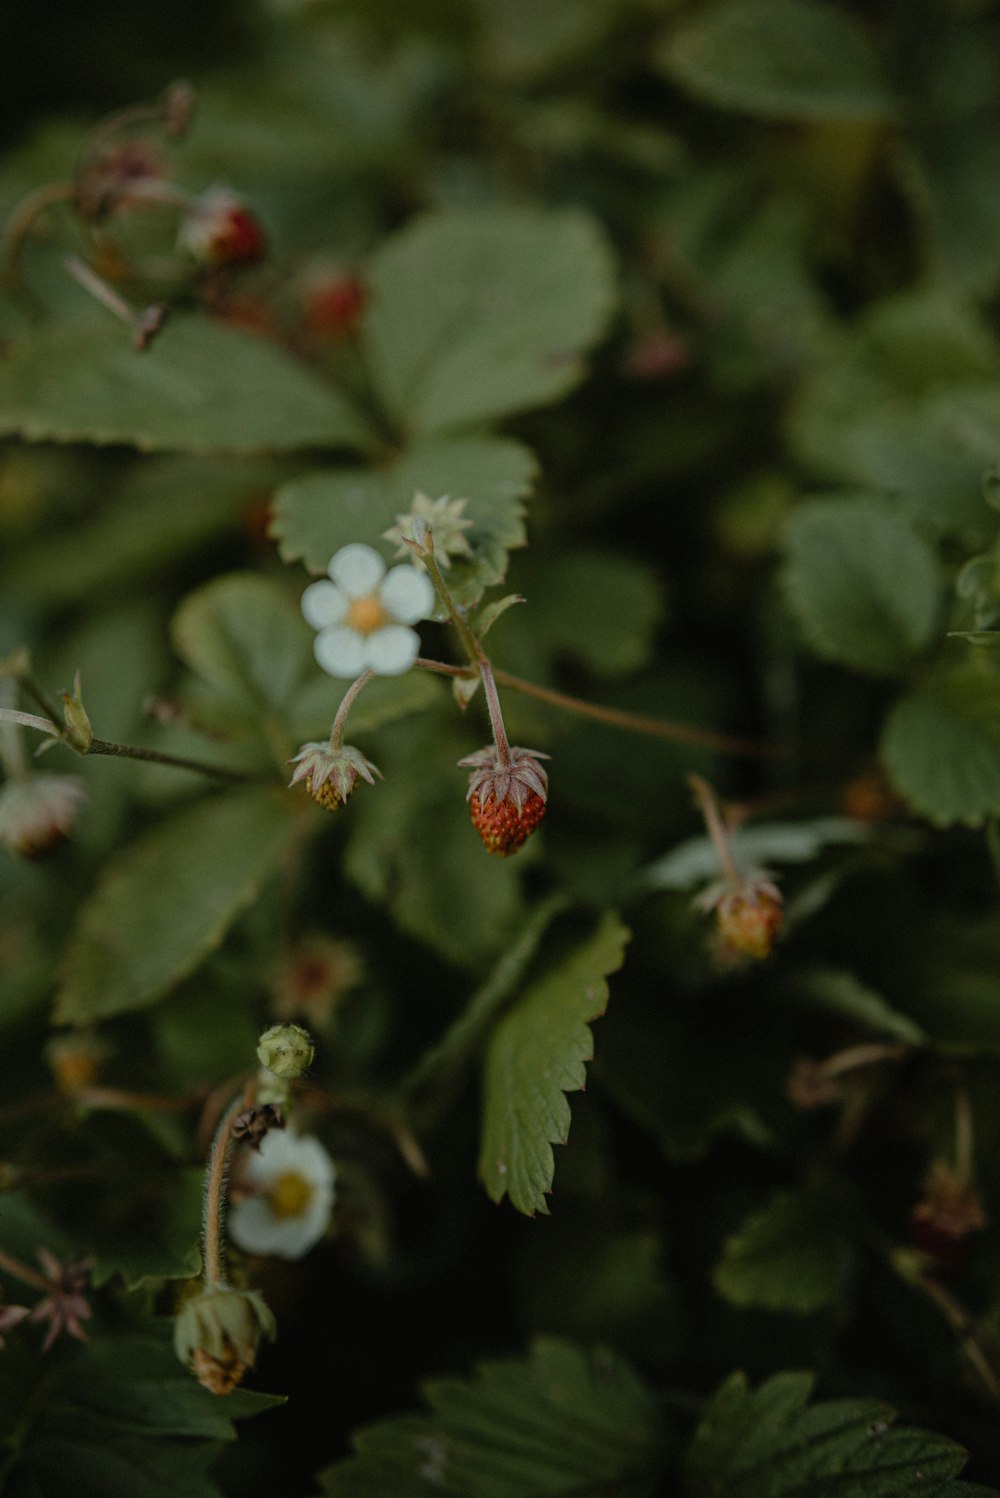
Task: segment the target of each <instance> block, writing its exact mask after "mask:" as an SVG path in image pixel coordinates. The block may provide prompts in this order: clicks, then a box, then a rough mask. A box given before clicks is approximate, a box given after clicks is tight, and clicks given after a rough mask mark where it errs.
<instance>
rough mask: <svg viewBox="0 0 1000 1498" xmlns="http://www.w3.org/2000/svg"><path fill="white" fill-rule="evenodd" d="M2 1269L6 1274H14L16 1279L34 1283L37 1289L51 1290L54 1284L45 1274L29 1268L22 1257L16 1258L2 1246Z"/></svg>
mask: <svg viewBox="0 0 1000 1498" xmlns="http://www.w3.org/2000/svg"><path fill="white" fill-rule="evenodd" d="M0 1269H2V1270H3V1271H4V1273H5V1274H12V1275H13V1276H14V1278H15V1279H19V1280H23V1281H24V1283H25V1284H26V1285H33V1286H34V1288H35V1289H36V1290H51V1289H52V1285H51V1284H50V1282H49V1281H48V1280H47V1279H46V1278H45V1276H44V1275H42V1274H39V1273H38V1271H37V1270H35V1269H29V1267H28V1265H27V1264H22V1263H21V1261H20V1259H15V1258H14V1256H13V1254H8V1253H4V1251H3V1249H2V1248H0Z"/></svg>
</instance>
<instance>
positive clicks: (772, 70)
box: [659, 0, 894, 120]
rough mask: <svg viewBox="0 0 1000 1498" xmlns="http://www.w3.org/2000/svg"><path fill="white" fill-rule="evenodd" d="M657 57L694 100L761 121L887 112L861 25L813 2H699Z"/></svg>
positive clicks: (888, 103) (889, 106)
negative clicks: (695, 97)
mask: <svg viewBox="0 0 1000 1498" xmlns="http://www.w3.org/2000/svg"><path fill="white" fill-rule="evenodd" d="M659 57H660V61H661V63H662V65H663V67H664V68H665V69H666V71H667V73H668V75H669V76H670V77H671V78H673V79H674V80H675V82H677V83H679V84H680V85H681V86H682V87H683V88H686V89H688V90H689V91H690V92H691V93H693V94H695V95H696V96H697V97H698V98H700V99H705V100H706V101H707V102H708V103H710V104H715V105H717V106H718V107H719V108H721V109H735V110H740V111H741V112H743V113H746V114H753V115H759V116H760V117H761V118H762V119H768V120H878V119H886V118H888V117H891V115H892V114H893V112H894V105H893V100H892V96H891V94H890V93H889V91H888V89H887V87H886V86H885V84H884V82H883V81H882V79H881V77H880V76H879V69H878V66H877V63H876V59H875V54H874V52H873V50H872V47H871V44H870V42H869V39H868V36H867V34H866V32H865V30H864V28H863V27H862V26H861V25H860V24H859V23H858V22H857V21H856V20H855V19H854V17H853V16H851V15H849V14H848V13H847V12H845V11H843V10H840V9H839V8H838V7H836V6H834V5H821V4H819V3H817V0H717V3H715V4H707V5H703V6H701V7H700V9H699V10H698V11H697V12H696V13H695V14H694V16H693V17H692V18H691V19H689V20H687V21H685V22H683V23H682V24H681V25H680V26H679V27H678V28H677V30H676V31H674V32H673V33H672V34H671V35H670V37H669V38H668V39H667V41H666V43H665V44H664V45H663V47H662V48H661V49H660V53H659Z"/></svg>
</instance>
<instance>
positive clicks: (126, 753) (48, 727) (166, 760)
mask: <svg viewBox="0 0 1000 1498" xmlns="http://www.w3.org/2000/svg"><path fill="white" fill-rule="evenodd" d="M2 723H19V724H20V725H21V727H22V728H37V729H38V730H39V732H41V733H51V734H53V735H54V736H55V737H56V738H57V739H61V738H63V736H64V735H63V729H62V727H61V725H60V724H59V723H53V722H52V720H51V719H50V718H39V717H37V716H36V715H35V714H34V713H22V712H20V711H19V710H18V709H16V708H12V707H0V724H2ZM87 754H109V755H111V756H112V757H114V758H117V759H141V760H146V761H148V762H149V763H150V764H154V765H172V766H173V767H174V768H175V769H177V770H195V771H196V772H197V773H198V774H199V775H211V776H214V777H215V779H217V780H241V781H242V780H253V779H254V778H255V777H254V776H252V775H250V774H248V773H247V771H246V770H228V769H226V768H225V766H224V765H210V764H207V763H206V762H205V761H204V760H200V759H187V758H185V757H184V756H183V755H180V754H164V753H163V752H162V751H161V750H159V749H143V748H140V747H139V746H138V745H136V744H116V743H115V742H114V741H113V740H112V739H92V740H91V743H90V748H89V749H88V750H87ZM84 757H86V756H84Z"/></svg>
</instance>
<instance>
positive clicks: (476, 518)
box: [271, 437, 536, 605]
mask: <svg viewBox="0 0 1000 1498" xmlns="http://www.w3.org/2000/svg"><path fill="white" fill-rule="evenodd" d="M535 473H536V464H535V459H534V457H533V455H532V454H531V453H530V452H529V451H528V449H527V448H526V447H524V446H522V444H521V443H519V442H514V441H512V440H511V439H509V438H501V437H466V438H451V439H449V438H439V439H429V440H426V441H423V442H418V443H417V444H416V445H415V446H413V447H411V448H408V449H406V450H405V451H404V452H403V453H402V454H400V456H399V457H398V458H397V459H396V460H395V461H394V462H393V463H392V464H390V465H389V466H388V467H387V468H380V469H374V468H370V469H364V468H357V469H353V468H352V469H332V468H331V469H324V470H317V471H315V472H313V473H308V474H306V475H305V476H304V477H302V478H298V479H294V480H292V481H291V482H290V483H287V484H285V485H284V486H283V487H282V488H281V489H280V490H279V492H278V495H277V497H276V500H275V504H274V519H273V521H272V525H271V532H272V534H273V535H274V536H275V538H276V539H277V541H278V544H279V549H280V552H281V555H282V557H283V558H284V560H285V561H286V562H294V561H299V560H301V561H304V562H305V564H306V566H307V567H309V568H310V570H311V571H313V572H324V571H325V570H326V566H327V563H328V562H329V560H330V558H331V557H332V556H333V554H334V552H336V551H338V550H339V549H340V548H341V547H342V546H347V545H349V544H350V543H351V542H354V541H365V542H367V543H368V544H369V545H370V546H375V547H379V548H381V550H382V551H383V553H385V552H386V550H387V546H386V543H385V542H384V541H383V540H382V535H383V533H384V532H385V531H386V530H388V529H389V528H390V527H391V526H393V525H395V523H396V519H397V517H398V516H399V515H405V514H407V513H408V511H409V509H410V506H411V505H412V503H413V497H414V495H415V494H416V492H417V491H418V490H419V491H420V492H421V493H423V494H426V495H428V497H429V498H431V499H438V498H440V497H441V496H443V495H447V496H448V497H449V498H451V499H464V500H465V501H466V505H465V510H464V512H463V514H464V516H465V517H466V518H467V519H469V520H471V521H472V522H473V525H472V527H471V528H470V529H469V530H467V531H466V532H465V537H466V539H467V541H468V543H469V545H470V547H471V548H472V556H471V558H468V559H462V558H461V557H457V558H453V560H452V563H451V566H450V567H449V568H448V569H447V572H446V576H447V580H448V584H449V587H451V588H452V590H453V592H454V593H455V595H456V596H457V597H458V598H459V600H460V602H462V603H463V604H465V605H470V604H473V603H475V602H477V601H478V599H479V597H480V596H481V594H482V591H483V589H484V588H488V587H491V586H492V585H493V584H494V583H497V582H500V581H502V579H503V577H504V574H505V573H506V570H507V553H508V551H509V550H510V549H511V548H512V547H516V546H523V545H524V540H525V536H524V526H523V515H524V505H523V501H524V500H525V499H526V498H527V496H528V495H529V494H530V493H531V490H532V487H533V484H534V479H535Z"/></svg>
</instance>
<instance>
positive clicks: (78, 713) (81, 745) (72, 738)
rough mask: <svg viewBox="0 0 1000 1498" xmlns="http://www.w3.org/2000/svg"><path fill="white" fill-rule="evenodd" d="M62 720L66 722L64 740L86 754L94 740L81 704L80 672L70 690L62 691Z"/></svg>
mask: <svg viewBox="0 0 1000 1498" xmlns="http://www.w3.org/2000/svg"><path fill="white" fill-rule="evenodd" d="M60 695H61V697H62V705H63V720H64V722H65V724H66V733H65V735H64V737H65V740H66V742H67V743H68V744H69V745H70V746H71V748H73V749H75V750H76V752H77V754H88V753H89V752H90V746H91V744H92V743H93V741H94V730H93V729H92V728H91V726H90V719H89V717H88V716H87V709H86V708H85V707H84V705H83V695H82V691H81V687H80V673H79V671H78V672H77V673H76V676H75V678H74V680H73V690H72V692H62V693H61V694H60Z"/></svg>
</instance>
